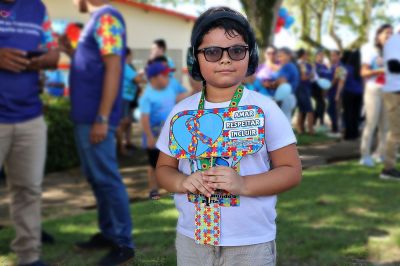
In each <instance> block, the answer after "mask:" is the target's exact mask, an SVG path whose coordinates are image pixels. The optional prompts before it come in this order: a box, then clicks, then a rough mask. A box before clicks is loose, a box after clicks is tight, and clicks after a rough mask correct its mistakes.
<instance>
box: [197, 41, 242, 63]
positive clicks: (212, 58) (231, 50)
mask: <svg viewBox="0 0 400 266" xmlns="http://www.w3.org/2000/svg"><path fill="white" fill-rule="evenodd" d="M247 50H249V46H247V45H234V46H230V47H225V48H223V47H218V46H212V47H207V48H203V49H199V50H197V53H203V54H204V58H205V59H206V60H207V61H208V62H218V61H219V60H220V59H221V58H222V56H223V54H224V51H227V52H228V56H229V58H230V59H232V60H234V61H240V60H243V59H244V58H245V57H246V53H247Z"/></svg>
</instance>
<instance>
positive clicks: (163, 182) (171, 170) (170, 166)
mask: <svg viewBox="0 0 400 266" xmlns="http://www.w3.org/2000/svg"><path fill="white" fill-rule="evenodd" d="M156 178H157V182H158V184H159V185H160V187H163V188H164V189H166V190H167V191H169V192H174V193H185V192H187V191H186V190H185V188H184V187H183V186H182V183H183V181H184V179H185V178H186V175H184V174H183V173H181V172H179V171H178V160H177V159H175V158H173V157H170V156H168V155H166V154H165V153H163V152H160V155H159V157H158V161H157V167H156Z"/></svg>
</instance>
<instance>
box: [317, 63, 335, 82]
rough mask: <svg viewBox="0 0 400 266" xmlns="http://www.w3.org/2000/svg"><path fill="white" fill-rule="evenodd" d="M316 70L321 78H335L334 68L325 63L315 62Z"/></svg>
mask: <svg viewBox="0 0 400 266" xmlns="http://www.w3.org/2000/svg"><path fill="white" fill-rule="evenodd" d="M315 72H317V75H318V77H319V78H324V79H327V80H332V79H333V73H332V70H331V69H329V67H327V66H326V65H325V64H319V63H315Z"/></svg>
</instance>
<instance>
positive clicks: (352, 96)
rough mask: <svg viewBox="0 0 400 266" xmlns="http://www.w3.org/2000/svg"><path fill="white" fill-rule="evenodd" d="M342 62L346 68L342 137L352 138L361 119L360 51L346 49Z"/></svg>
mask: <svg viewBox="0 0 400 266" xmlns="http://www.w3.org/2000/svg"><path fill="white" fill-rule="evenodd" d="M342 62H343V64H344V66H345V68H346V70H347V78H346V82H345V85H344V89H343V94H342V99H343V121H344V127H345V130H344V139H346V140H352V139H357V138H358V137H359V135H360V134H359V125H360V121H361V108H362V95H363V90H364V89H363V81H362V78H361V75H360V73H361V56H360V51H358V50H357V51H346V52H344V54H343V57H342Z"/></svg>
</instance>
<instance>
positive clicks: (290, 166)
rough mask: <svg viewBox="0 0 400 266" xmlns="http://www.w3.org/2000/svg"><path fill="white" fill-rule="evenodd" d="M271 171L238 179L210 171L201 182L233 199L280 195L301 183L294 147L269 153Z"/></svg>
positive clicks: (228, 171) (227, 170) (224, 172)
mask: <svg viewBox="0 0 400 266" xmlns="http://www.w3.org/2000/svg"><path fill="white" fill-rule="evenodd" d="M270 156H271V161H272V164H273V168H272V170H270V171H268V172H265V173H262V174H257V175H249V176H243V177H242V176H240V175H239V174H237V173H236V171H235V170H233V169H232V168H229V167H213V168H211V169H210V170H208V171H206V172H205V174H204V181H205V182H206V183H207V184H209V185H210V186H211V187H212V188H214V189H224V190H226V191H228V192H230V193H232V194H234V195H243V196H249V197H257V196H269V195H275V194H278V193H282V192H284V191H287V190H289V189H291V188H292V187H294V186H296V185H298V184H299V183H300V181H301V169H302V168H301V161H300V158H299V155H298V152H297V148H296V145H295V144H292V145H289V146H286V147H284V148H281V149H278V150H275V151H272V152H271V153H270Z"/></svg>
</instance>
